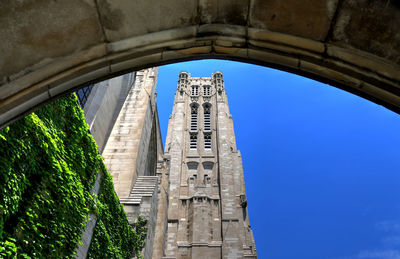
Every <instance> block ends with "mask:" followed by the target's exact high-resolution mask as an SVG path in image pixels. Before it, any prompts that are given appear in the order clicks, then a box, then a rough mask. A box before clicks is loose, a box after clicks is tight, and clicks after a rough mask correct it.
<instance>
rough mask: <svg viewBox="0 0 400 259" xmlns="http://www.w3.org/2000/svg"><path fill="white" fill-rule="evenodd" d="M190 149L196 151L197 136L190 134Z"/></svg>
mask: <svg viewBox="0 0 400 259" xmlns="http://www.w3.org/2000/svg"><path fill="white" fill-rule="evenodd" d="M189 147H190V149H197V134H190V144H189Z"/></svg>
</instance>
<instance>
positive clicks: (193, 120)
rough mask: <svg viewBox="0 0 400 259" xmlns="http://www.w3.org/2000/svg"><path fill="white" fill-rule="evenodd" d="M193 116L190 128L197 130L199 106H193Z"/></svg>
mask: <svg viewBox="0 0 400 259" xmlns="http://www.w3.org/2000/svg"><path fill="white" fill-rule="evenodd" d="M191 110H192V111H191V116H190V130H191V131H196V130H197V106H196V105H194V104H193V105H192V106H191Z"/></svg>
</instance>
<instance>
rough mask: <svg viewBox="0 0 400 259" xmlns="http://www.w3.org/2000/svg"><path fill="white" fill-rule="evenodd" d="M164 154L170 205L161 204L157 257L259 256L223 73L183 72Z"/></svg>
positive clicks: (163, 169) (154, 255) (156, 247)
mask: <svg viewBox="0 0 400 259" xmlns="http://www.w3.org/2000/svg"><path fill="white" fill-rule="evenodd" d="M164 158H165V161H164V166H160V167H159V169H160V170H161V171H163V173H164V174H167V175H168V178H169V186H168V184H166V183H165V182H164V183H163V184H164V186H167V187H168V194H167V195H165V197H164V199H167V201H166V202H163V204H167V206H168V208H166V206H164V207H163V208H160V207H159V219H158V225H157V228H156V232H157V233H158V235H156V237H155V242H154V249H153V258H164V259H167V258H168V259H172V258H256V257H257V255H256V249H255V243H254V239H253V233H252V230H251V229H250V225H249V218H248V211H247V201H246V194H245V186H244V179H243V167H242V159H241V155H240V152H239V151H238V150H237V148H236V141H235V134H234V130H233V122H232V116H231V114H230V112H229V107H228V101H227V95H226V92H225V88H224V80H223V77H222V73H221V72H215V73H214V74H212V77H210V78H203V77H202V78H195V77H191V76H190V74H188V73H186V72H181V73H180V75H179V80H178V87H177V90H176V94H175V100H174V106H173V111H172V114H171V116H170V119H169V125H168V133H167V139H166V146H165V152H164ZM163 173H160V175H162V174H163ZM163 179H166V178H165V177H164V178H163ZM161 199H162V197H161ZM161 199H160V201H159V202H160V203H161ZM163 217H164V218H167V220H163V219H162V218H163ZM162 232H163V234H162V235H161V234H160V233H162ZM161 246H162V247H161Z"/></svg>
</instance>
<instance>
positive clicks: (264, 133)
mask: <svg viewBox="0 0 400 259" xmlns="http://www.w3.org/2000/svg"><path fill="white" fill-rule="evenodd" d="M182 70H186V71H188V72H189V73H191V75H192V76H195V77H199V76H203V77H208V76H210V75H211V73H213V72H215V71H217V70H220V71H222V72H223V75H224V80H225V88H226V92H227V94H228V101H229V105H230V110H231V113H232V116H233V121H234V126H235V134H236V139H237V146H238V149H239V150H240V151H241V153H242V157H243V166H244V176H245V182H246V192H247V196H248V206H249V216H250V224H251V226H252V229H253V233H254V235H255V241H256V246H257V251H258V256H259V258H272V259H275V258H278V259H279V258H285V259H286V258H294V259H310V258H321V259H325V258H326V259H363V258H366V259H400V202H399V201H400V188H399V186H400V158H399V153H400V152H399V148H400V116H399V115H398V114H396V113H394V112H392V111H389V110H387V109H386V108H384V107H382V106H379V105H376V104H374V103H372V102H369V101H367V100H364V99H362V98H360V97H357V96H355V95H352V94H350V93H347V92H344V91H342V90H339V89H336V88H334V87H332V86H329V85H326V84H322V83H319V82H316V81H313V80H311V79H307V78H303V77H300V76H297V75H294V74H289V73H286V72H282V71H279V70H274V69H270V68H265V67H260V66H255V65H250V64H244V63H238V62H231V61H221V60H202V61H191V62H184V63H176V64H172V65H166V66H162V67H160V68H159V78H158V87H157V92H158V96H157V99H158V109H159V117H160V122H161V130H162V136H163V141H165V136H166V132H167V126H168V117H169V115H170V114H171V111H172V104H173V96H174V93H175V90H176V82H177V80H178V74H179V72H180V71H182Z"/></svg>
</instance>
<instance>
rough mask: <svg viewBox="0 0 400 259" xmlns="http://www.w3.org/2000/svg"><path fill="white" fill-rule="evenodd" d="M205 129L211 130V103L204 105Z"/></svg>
mask: <svg viewBox="0 0 400 259" xmlns="http://www.w3.org/2000/svg"><path fill="white" fill-rule="evenodd" d="M204 131H211V105H210V104H205V105H204Z"/></svg>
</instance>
